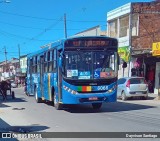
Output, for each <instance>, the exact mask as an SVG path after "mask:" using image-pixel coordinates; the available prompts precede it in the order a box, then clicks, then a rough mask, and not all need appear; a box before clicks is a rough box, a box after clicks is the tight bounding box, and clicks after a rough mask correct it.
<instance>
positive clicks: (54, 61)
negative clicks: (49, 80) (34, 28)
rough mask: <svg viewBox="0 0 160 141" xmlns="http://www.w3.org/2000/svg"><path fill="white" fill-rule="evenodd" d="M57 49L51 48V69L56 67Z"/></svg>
mask: <svg viewBox="0 0 160 141" xmlns="http://www.w3.org/2000/svg"><path fill="white" fill-rule="evenodd" d="M56 58H57V50H56V49H54V50H53V69H56V67H57V62H56V61H57V59H56Z"/></svg>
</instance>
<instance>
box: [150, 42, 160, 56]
mask: <svg viewBox="0 0 160 141" xmlns="http://www.w3.org/2000/svg"><path fill="white" fill-rule="evenodd" d="M152 56H160V42H156V43H153V44H152Z"/></svg>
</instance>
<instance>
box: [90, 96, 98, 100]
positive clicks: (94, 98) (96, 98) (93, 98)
mask: <svg viewBox="0 0 160 141" xmlns="http://www.w3.org/2000/svg"><path fill="white" fill-rule="evenodd" d="M89 100H98V97H90V98H89Z"/></svg>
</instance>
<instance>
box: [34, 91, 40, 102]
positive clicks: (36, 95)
mask: <svg viewBox="0 0 160 141" xmlns="http://www.w3.org/2000/svg"><path fill="white" fill-rule="evenodd" d="M34 93H35V99H36V102H37V103H40V102H42V99H41V98H39V97H38V93H37V90H36V89H35V92H34Z"/></svg>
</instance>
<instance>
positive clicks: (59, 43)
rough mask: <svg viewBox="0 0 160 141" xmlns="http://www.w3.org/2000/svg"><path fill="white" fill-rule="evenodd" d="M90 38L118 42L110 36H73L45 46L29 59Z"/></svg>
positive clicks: (31, 54)
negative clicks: (69, 42) (71, 41)
mask: <svg viewBox="0 0 160 141" xmlns="http://www.w3.org/2000/svg"><path fill="white" fill-rule="evenodd" d="M90 38H97V39H100V38H101V39H113V40H117V39H116V38H111V37H108V36H72V37H69V38H67V39H61V40H58V41H55V42H51V43H49V44H47V45H44V46H42V49H40V50H38V51H35V52H33V53H30V54H28V55H27V57H28V58H29V57H32V56H35V55H38V54H41V53H43V52H45V51H47V50H49V49H51V48H55V47H57V49H61V48H62V46H60V45H64V43H65V42H66V41H68V40H74V39H75V40H76V39H90Z"/></svg>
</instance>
